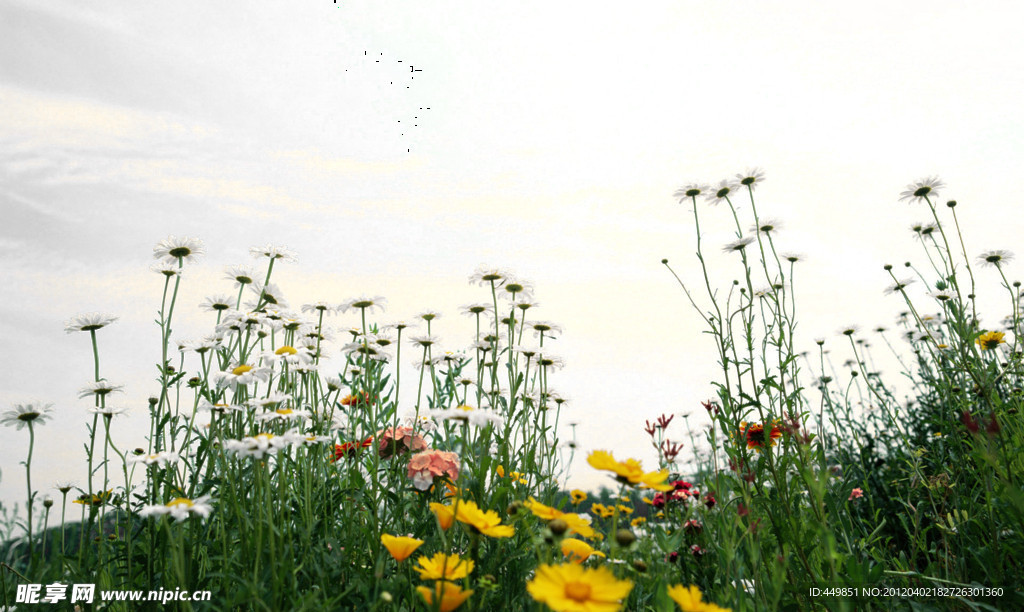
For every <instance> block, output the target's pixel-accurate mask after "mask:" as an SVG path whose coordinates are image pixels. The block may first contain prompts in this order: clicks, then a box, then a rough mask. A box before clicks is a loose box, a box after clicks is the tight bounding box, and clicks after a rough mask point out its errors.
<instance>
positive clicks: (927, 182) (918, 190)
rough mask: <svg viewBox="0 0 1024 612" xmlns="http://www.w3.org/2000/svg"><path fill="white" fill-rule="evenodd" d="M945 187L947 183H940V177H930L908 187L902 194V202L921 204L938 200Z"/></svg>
mask: <svg viewBox="0 0 1024 612" xmlns="http://www.w3.org/2000/svg"><path fill="white" fill-rule="evenodd" d="M945 186H946V185H945V183H943V182H942V181H940V180H939V177H937V176H929V177H927V178H923V179H921V180H919V181H917V182H916V183H911V184H909V185H907V189H906V191H904V192H903V193H901V194H900V201H901V202H902V201H903V200H909V201H911V202H920V201H922V200H924V201H927V200H929V199H930V198H933V197H934V198H937V197H939V190H940V189H942V188H943V187H945Z"/></svg>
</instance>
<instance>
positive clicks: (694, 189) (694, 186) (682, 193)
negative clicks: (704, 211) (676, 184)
mask: <svg viewBox="0 0 1024 612" xmlns="http://www.w3.org/2000/svg"><path fill="white" fill-rule="evenodd" d="M710 189H711V188H710V187H708V186H707V185H702V184H700V183H690V184H689V185H683V186H682V187H680V188H679V189H676V191H675V193H673V194H672V197H673V198H677V199H678V200H679V201H680V202H682V201H683V198H696V197H698V196H702V195H705V194H706V193H707V192H708V190H710Z"/></svg>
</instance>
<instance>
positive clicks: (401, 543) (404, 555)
mask: <svg viewBox="0 0 1024 612" xmlns="http://www.w3.org/2000/svg"><path fill="white" fill-rule="evenodd" d="M380 541H381V544H383V545H384V547H385V548H387V549H388V552H389V553H391V556H392V557H394V559H395V561H398V562H399V563H401V562H402V561H405V560H406V559H408V558H409V555H411V554H412V553H413V552H415V551H416V549H417V548H419V547H420V546H422V545H423V540H417V539H416V538H409V537H405V536H393V535H389V534H386V533H384V534H381V536H380Z"/></svg>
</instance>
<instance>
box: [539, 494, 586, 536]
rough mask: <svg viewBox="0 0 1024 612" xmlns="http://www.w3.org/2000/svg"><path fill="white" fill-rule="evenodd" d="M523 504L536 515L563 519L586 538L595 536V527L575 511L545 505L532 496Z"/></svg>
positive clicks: (570, 527) (547, 518)
mask: <svg viewBox="0 0 1024 612" xmlns="http://www.w3.org/2000/svg"><path fill="white" fill-rule="evenodd" d="M523 505H525V506H526V507H527V508H529V509H530V512H533V514H534V515H535V516H537V517H539V518H542V519H544V520H545V521H553V520H555V519H562V520H563V521H565V523H566V525H568V526H569V529H571V530H572V531H575V532H576V533H578V534H580V535H581V536H583V537H585V538H592V537H594V528H593V527H591V526H590V523H588V522H587V521H586V520H585V519H584V518H583V517H582V516H580V515H578V514H576V513H574V512H562V511H561V510H559V509H557V508H552V507H551V506H545V505H544V504H542V503H540V502H539V501H537V500H536V499H534V498H532V497H531V498H530V499H528V500H527V501H526V503H525V504H523Z"/></svg>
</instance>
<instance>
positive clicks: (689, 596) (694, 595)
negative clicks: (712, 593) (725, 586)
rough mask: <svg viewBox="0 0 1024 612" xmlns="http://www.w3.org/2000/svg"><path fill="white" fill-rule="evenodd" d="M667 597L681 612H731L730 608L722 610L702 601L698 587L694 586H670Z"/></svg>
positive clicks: (702, 597)
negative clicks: (677, 605)
mask: <svg viewBox="0 0 1024 612" xmlns="http://www.w3.org/2000/svg"><path fill="white" fill-rule="evenodd" d="M668 596H669V597H671V598H672V601H674V602H676V603H677V604H679V608H680V609H682V611H683V612H731V610H730V608H722V607H719V606H717V605H715V604H713V603H711V602H709V601H704V600H703V599H704V596H703V595H702V594H701V592H700V587H698V586H697V585H695V584H691V585H690V586H688V587H684V586H683V585H681V584H677V585H675V586H670V587H669V588H668Z"/></svg>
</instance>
